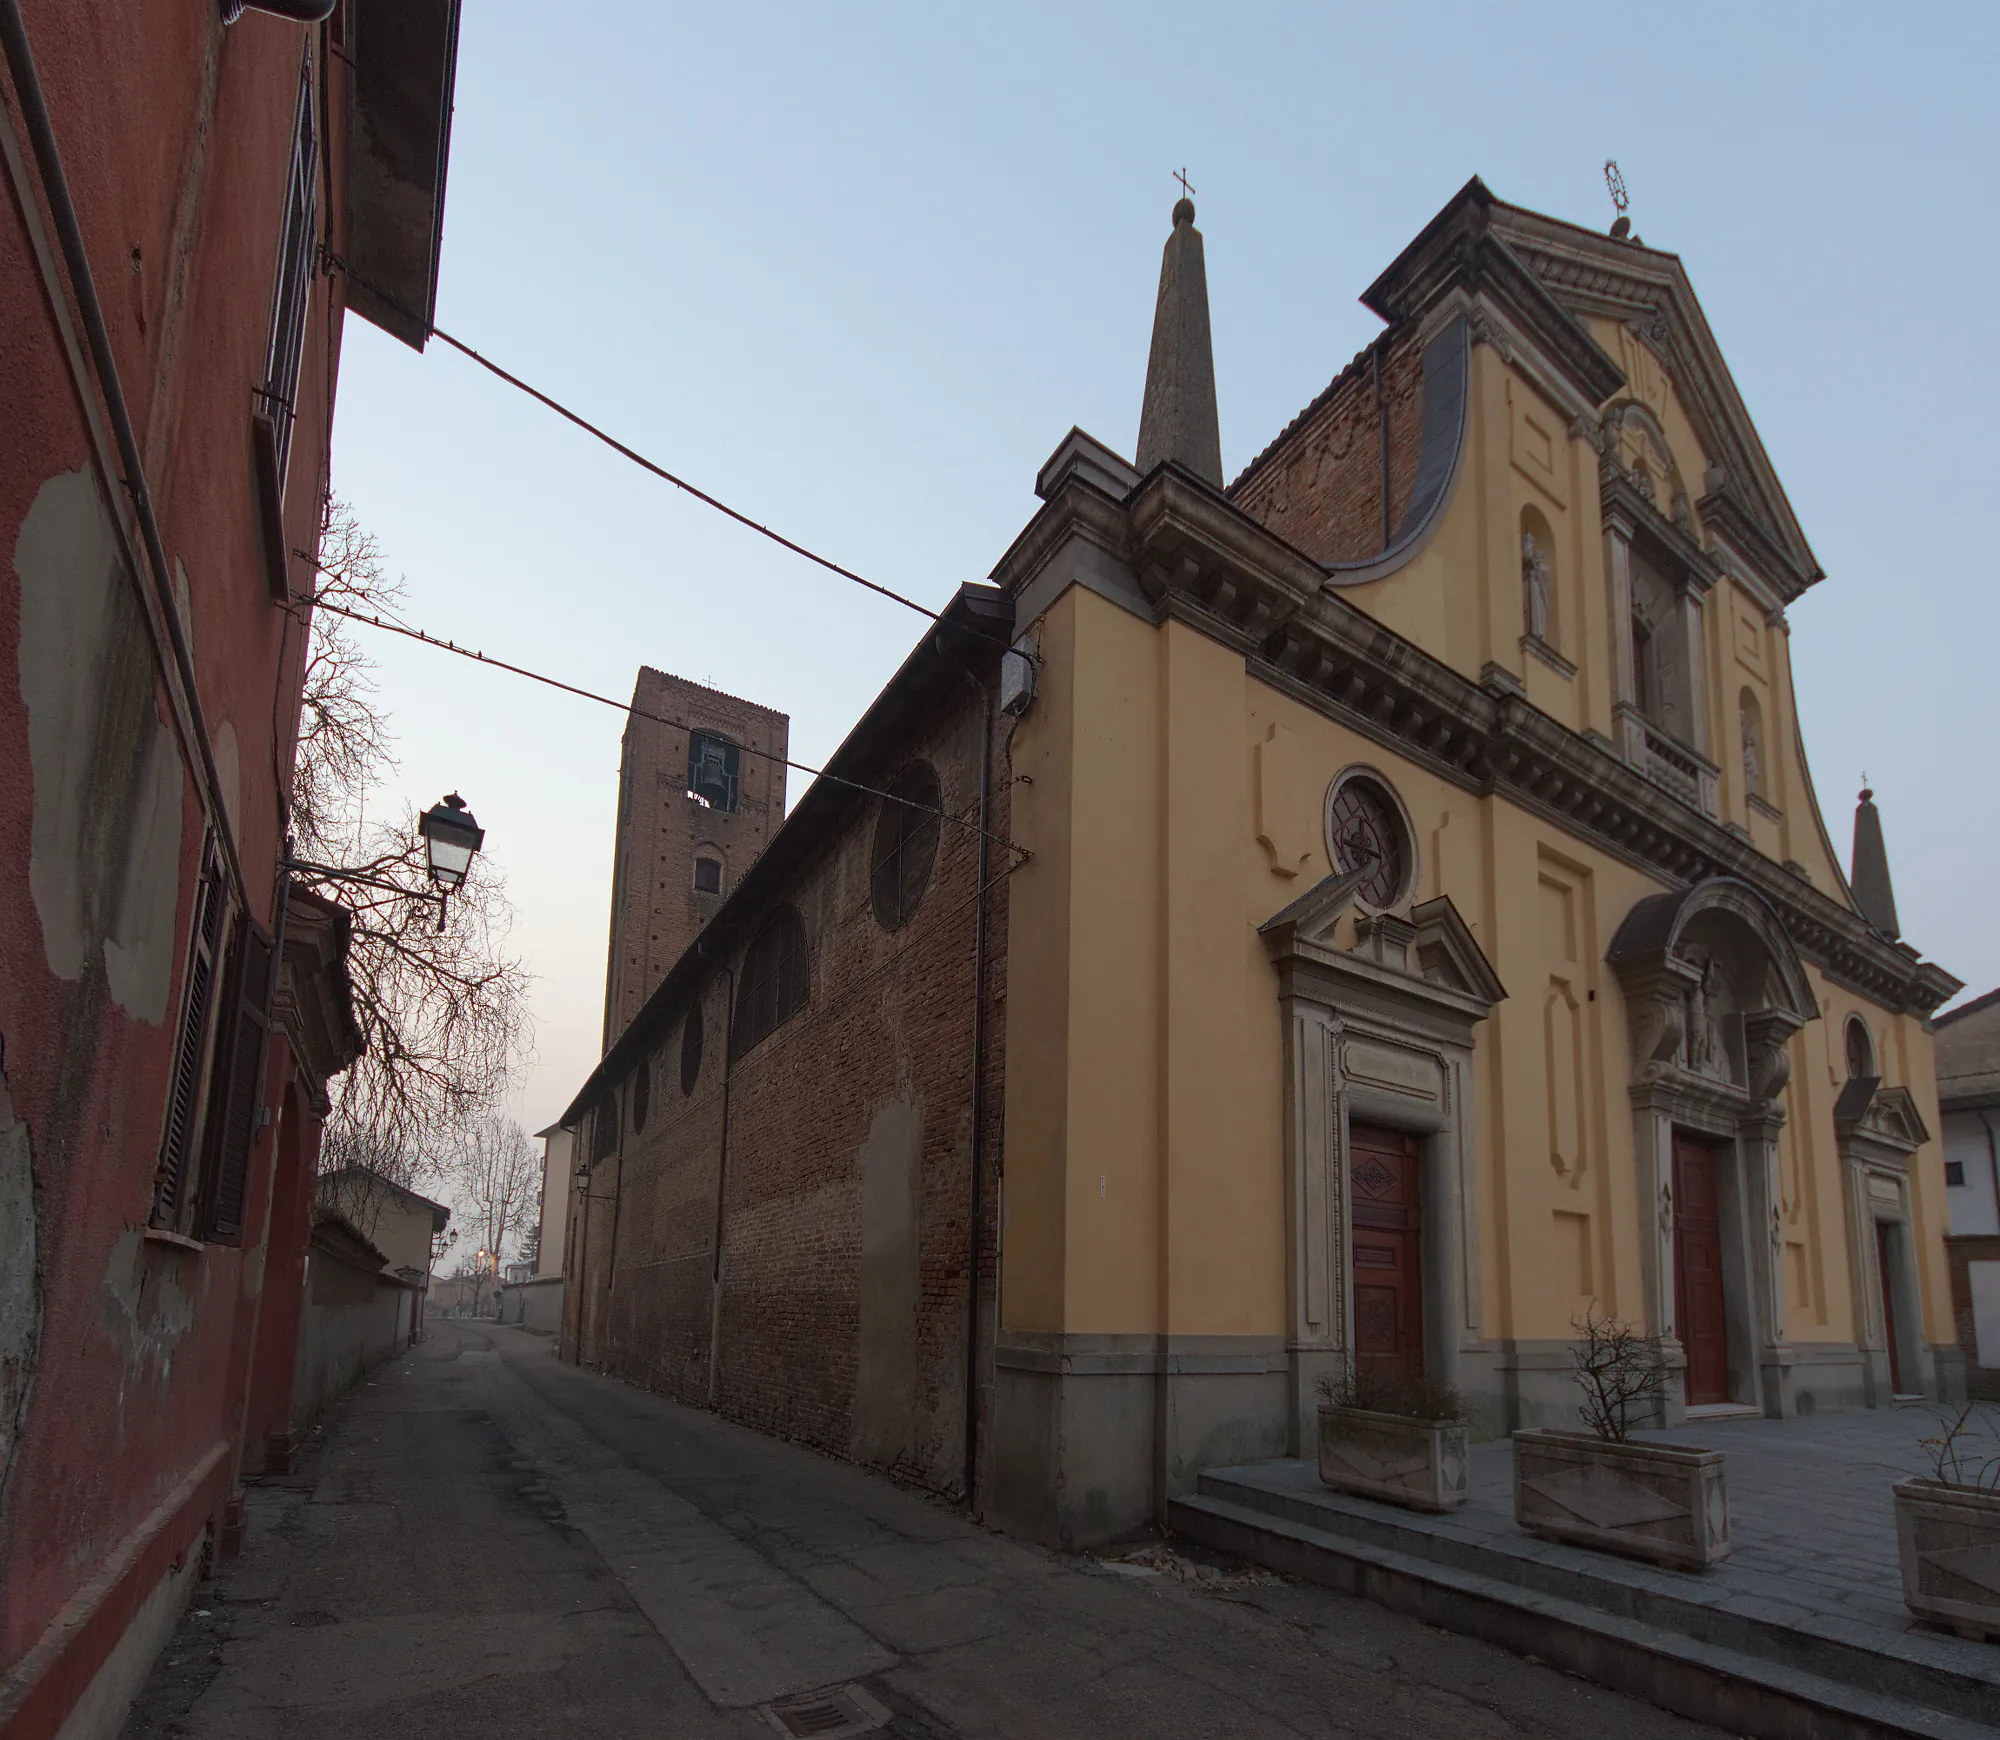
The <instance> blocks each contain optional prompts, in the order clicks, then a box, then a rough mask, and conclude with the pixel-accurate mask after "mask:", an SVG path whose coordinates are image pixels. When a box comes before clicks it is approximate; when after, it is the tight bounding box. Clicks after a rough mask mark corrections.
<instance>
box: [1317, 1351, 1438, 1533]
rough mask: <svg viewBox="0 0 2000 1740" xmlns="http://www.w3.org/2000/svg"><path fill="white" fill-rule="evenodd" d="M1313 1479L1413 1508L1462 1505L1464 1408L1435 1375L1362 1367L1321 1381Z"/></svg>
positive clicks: (1329, 1376) (1425, 1508) (1434, 1509)
mask: <svg viewBox="0 0 2000 1740" xmlns="http://www.w3.org/2000/svg"><path fill="white" fill-rule="evenodd" d="M1319 1396H1320V1403H1319V1477H1320V1479H1321V1480H1323V1481H1325V1482H1326V1484H1327V1485H1328V1486H1330V1487H1332V1488H1333V1489H1334V1490H1335V1491H1336V1492H1353V1493H1359V1494H1360V1495H1361V1496H1362V1497H1364V1498H1379V1499H1383V1500H1385V1501H1387V1502H1388V1503H1390V1504H1401V1505H1407V1506H1409V1508H1410V1509H1412V1510H1429V1511H1443V1510H1453V1509H1455V1508H1456V1507H1457V1506H1459V1505H1461V1504H1463V1503H1464V1502H1465V1405H1464V1403H1463V1402H1461V1401H1460V1400H1459V1396H1458V1391H1456V1390H1455V1389H1453V1388H1452V1387H1451V1385H1450V1384H1447V1383H1440V1382H1438V1381H1437V1380H1436V1379H1435V1378H1426V1377H1415V1376H1410V1375H1407V1374H1404V1373H1399V1372H1385V1371H1377V1370H1374V1369H1371V1368H1369V1367H1367V1366H1357V1367H1354V1368H1352V1369H1350V1370H1347V1371H1344V1372H1341V1373H1338V1374H1333V1373H1329V1374H1328V1375H1327V1376H1325V1377H1323V1378H1321V1379H1320V1380H1319Z"/></svg>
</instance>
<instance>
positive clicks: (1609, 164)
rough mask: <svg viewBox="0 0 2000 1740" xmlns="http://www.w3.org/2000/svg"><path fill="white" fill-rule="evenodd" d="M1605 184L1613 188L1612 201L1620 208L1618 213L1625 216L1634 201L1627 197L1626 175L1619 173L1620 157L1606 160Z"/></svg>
mask: <svg viewBox="0 0 2000 1740" xmlns="http://www.w3.org/2000/svg"><path fill="white" fill-rule="evenodd" d="M1604 185H1605V186H1606V187H1608V188H1609V189H1610V190H1611V203H1612V204H1613V205H1615V206H1616V207H1617V208H1618V215H1619V216H1620V217H1623V216H1624V215H1625V212H1626V208H1627V207H1629V206H1630V205H1631V203H1632V202H1631V201H1630V200H1629V199H1627V198H1626V197H1625V177H1624V176H1622V175H1620V174H1619V173H1618V159H1617V158H1615V157H1607V158H1605V160H1604Z"/></svg>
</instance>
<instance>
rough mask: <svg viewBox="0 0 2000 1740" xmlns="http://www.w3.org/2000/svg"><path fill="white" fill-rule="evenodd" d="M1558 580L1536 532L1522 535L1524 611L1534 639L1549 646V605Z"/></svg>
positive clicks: (1522, 595)
mask: <svg viewBox="0 0 2000 1740" xmlns="http://www.w3.org/2000/svg"><path fill="white" fill-rule="evenodd" d="M1554 585H1555V580H1554V575H1553V574H1552V572H1551V571H1550V568H1549V554H1548V552H1547V551H1546V550H1544V549H1543V548H1542V547H1541V545H1539V544H1538V543H1536V542H1535V534H1534V533H1533V532H1523V533H1522V534H1521V610H1522V614H1523V615H1524V616H1525V617H1526V619H1527V625H1528V634H1529V635H1530V637H1531V638H1533V639H1535V640H1538V641H1541V642H1542V643H1543V644H1544V645H1545V646H1546V645H1547V644H1549V605H1550V601H1551V598H1552V595H1553V590H1554Z"/></svg>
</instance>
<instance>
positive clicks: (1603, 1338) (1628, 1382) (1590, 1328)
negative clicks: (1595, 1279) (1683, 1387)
mask: <svg viewBox="0 0 2000 1740" xmlns="http://www.w3.org/2000/svg"><path fill="white" fill-rule="evenodd" d="M1571 1321H1572V1326H1573V1327H1574V1328H1575V1330H1576V1332H1577V1339H1576V1341H1575V1342H1573V1343H1572V1344H1571V1346H1570V1364H1571V1365H1572V1366H1573V1367H1574V1368H1575V1376H1576V1383H1577V1387H1578V1388H1579V1389H1580V1390H1582V1391H1583V1401H1582V1404H1581V1405H1580V1406H1579V1408H1578V1410H1577V1411H1578V1413H1580V1414H1581V1415H1582V1416H1583V1423H1584V1424H1585V1425H1586V1426H1588V1427H1589V1428H1590V1429H1591V1431H1593V1432H1594V1433H1596V1434H1597V1436H1598V1437H1600V1438H1602V1439H1603V1440H1604V1441H1605V1442H1606V1443H1609V1444H1623V1443H1624V1442H1625V1441H1626V1440H1627V1438H1628V1437H1630V1435H1631V1433H1632V1431H1633V1429H1634V1428H1635V1427H1636V1428H1644V1427H1647V1426H1652V1425H1656V1424H1658V1423H1659V1419H1660V1404H1661V1401H1662V1400H1663V1398H1664V1397H1665V1395H1666V1389H1667V1362H1666V1354H1665V1352H1664V1351H1663V1350H1662V1348H1661V1345H1660V1338H1659V1337H1658V1336H1657V1335H1648V1334H1647V1333H1646V1332H1645V1331H1644V1330H1643V1329H1641V1328H1639V1327H1638V1326H1637V1325H1636V1324H1631V1323H1626V1322H1624V1321H1623V1320H1621V1319H1619V1318H1616V1317H1610V1316H1604V1317H1600V1316H1599V1315H1598V1313H1597V1307H1596V1306H1595V1305H1594V1304H1593V1305H1592V1306H1591V1307H1590V1308H1589V1309H1588V1310H1586V1311H1585V1312H1584V1314H1583V1316H1582V1317H1580V1318H1574V1319H1572V1320H1571Z"/></svg>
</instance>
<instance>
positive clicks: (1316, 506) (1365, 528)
mask: <svg viewBox="0 0 2000 1740" xmlns="http://www.w3.org/2000/svg"><path fill="white" fill-rule="evenodd" d="M1373 357H1374V353H1373V351H1372V350H1368V351H1363V352H1362V353H1361V355H1359V356H1357V357H1356V358H1355V359H1354V361H1353V362H1352V363H1350V364H1349V365H1348V366H1347V368H1346V369H1344V370H1343V371H1342V372H1341V374H1340V375H1339V376H1338V377H1337V378H1336V379H1335V380H1334V381H1333V383H1332V385H1330V386H1329V387H1328V388H1327V389H1326V391H1325V392H1323V393H1321V394H1320V396H1319V397H1318V398H1317V399H1315V400H1314V401H1313V402H1312V404H1310V405H1308V406H1307V407H1306V409H1305V410H1304V411H1302V412H1301V413H1300V414H1299V415H1298V416H1297V417H1296V418H1295V419H1293V422H1292V425H1291V427H1290V428H1288V429H1287V430H1286V431H1285V432H1284V434H1282V435H1280V436H1279V437H1278V439H1277V440H1276V441H1274V442H1273V443H1272V444H1271V445H1270V447H1269V448H1267V449H1266V450H1265V451H1264V453H1262V454H1261V455H1260V456H1259V457H1258V458H1257V459H1256V460H1255V461H1254V462H1253V463H1252V464H1251V465H1250V467H1249V468H1248V469H1247V470H1246V471H1245V472H1244V474H1243V475H1242V476H1241V477H1240V478H1238V479H1237V481H1236V483H1235V485H1234V486H1233V488H1232V489H1231V492H1230V493H1231V495H1232V497H1233V498H1234V499H1235V501H1236V504H1237V505H1238V506H1239V507H1241V508H1242V509H1243V510H1244V511H1245V512H1246V513H1249V514H1252V515H1254V516H1255V517H1256V518H1257V519H1259V520H1261V521H1262V522H1263V523H1264V524H1265V525H1267V526H1269V527H1270V528H1271V530H1272V531H1274V532H1276V533H1277V534H1278V535H1279V536H1280V537H1282V538H1284V539H1285V540H1286V541H1287V542H1288V543H1291V544H1293V545H1295V546H1296V547H1297V548H1299V549H1300V550H1303V551H1304V552H1305V553H1306V554H1307V555H1308V556H1311V557H1312V558H1313V559H1314V560H1315V561H1319V562H1355V561H1362V560H1365V559H1366V558H1367V557H1370V556H1373V555H1375V554H1377V553H1378V552H1379V551H1380V550H1381V549H1382V548H1383V545H1384V542H1385V540H1384V538H1383V536H1382V489H1383V464H1382V419H1383V415H1384V410H1385V408H1386V413H1387V417H1388V427H1389V443H1388V448H1389V453H1388V490H1389V529H1390V533H1391V536H1393V535H1394V533H1395V531H1396V529H1397V527H1398V526H1399V524H1400V523H1401V519H1402V515H1403V511H1404V509H1405V508H1406V507H1407V506H1408V505H1409V500H1410V491H1411V490H1412V489H1413V488H1414V487H1415V484H1416V477H1417V463H1418V459H1419V456H1420V453H1421V450H1422V446H1423V411H1424V390H1423V388H1424V358H1423V346H1422V344H1421V343H1419V341H1418V338H1417V335H1416V333H1415V331H1414V330H1413V329H1406V330H1404V331H1402V332H1399V333H1398V334H1397V335H1396V336H1394V337H1392V338H1390V339H1389V340H1388V341H1387V344H1386V346H1385V348H1384V349H1383V352H1382V369H1381V391H1380V393H1379V395H1378V393H1377V391H1376V382H1375V368H1374V362H1373Z"/></svg>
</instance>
